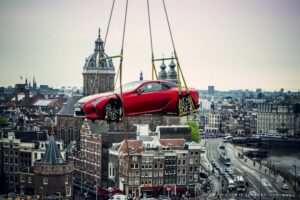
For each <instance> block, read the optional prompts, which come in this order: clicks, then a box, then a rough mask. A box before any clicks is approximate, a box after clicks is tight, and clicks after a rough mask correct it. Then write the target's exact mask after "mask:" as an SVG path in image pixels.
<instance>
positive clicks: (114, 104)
mask: <svg viewBox="0 0 300 200" xmlns="http://www.w3.org/2000/svg"><path fill="white" fill-rule="evenodd" d="M104 111H105V119H106V120H107V121H108V122H118V121H120V119H121V117H122V105H121V102H120V101H118V100H115V99H111V100H109V101H108V102H107V103H106V105H105V108H104Z"/></svg>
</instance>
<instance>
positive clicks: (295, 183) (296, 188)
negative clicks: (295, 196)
mask: <svg viewBox="0 0 300 200" xmlns="http://www.w3.org/2000/svg"><path fill="white" fill-rule="evenodd" d="M293 167H294V168H295V193H297V166H296V160H295V164H294V165H293Z"/></svg>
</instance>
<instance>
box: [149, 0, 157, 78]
mask: <svg viewBox="0 0 300 200" xmlns="http://www.w3.org/2000/svg"><path fill="white" fill-rule="evenodd" d="M147 10H148V24H149V33H150V45H151V62H152V80H155V79H157V72H156V67H155V63H154V53H153V40H152V30H151V19H150V6H149V0H147Z"/></svg>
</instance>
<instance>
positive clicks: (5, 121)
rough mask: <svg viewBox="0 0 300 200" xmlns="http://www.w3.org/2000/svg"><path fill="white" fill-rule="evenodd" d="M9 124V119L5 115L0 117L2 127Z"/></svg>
mask: <svg viewBox="0 0 300 200" xmlns="http://www.w3.org/2000/svg"><path fill="white" fill-rule="evenodd" d="M6 125H7V120H6V119H5V118H4V117H0V127H4V126H6Z"/></svg>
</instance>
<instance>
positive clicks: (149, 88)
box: [125, 82, 168, 115]
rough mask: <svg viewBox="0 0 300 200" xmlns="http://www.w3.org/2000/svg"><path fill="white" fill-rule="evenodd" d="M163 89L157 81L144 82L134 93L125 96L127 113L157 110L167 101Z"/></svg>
mask: <svg viewBox="0 0 300 200" xmlns="http://www.w3.org/2000/svg"><path fill="white" fill-rule="evenodd" d="M167 101H168V98H167V95H166V94H165V90H163V89H162V85H161V84H160V83H159V82H150V83H145V84H144V85H142V86H141V87H140V88H138V89H137V90H136V91H135V92H134V93H132V94H130V95H127V96H126V102H125V112H126V114H127V115H132V114H143V113H151V112H157V111H159V110H161V109H162V108H163V107H164V106H165V105H166V103H167Z"/></svg>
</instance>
